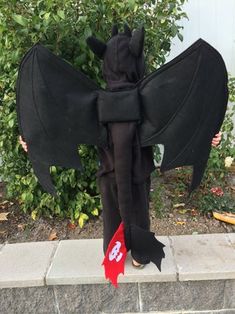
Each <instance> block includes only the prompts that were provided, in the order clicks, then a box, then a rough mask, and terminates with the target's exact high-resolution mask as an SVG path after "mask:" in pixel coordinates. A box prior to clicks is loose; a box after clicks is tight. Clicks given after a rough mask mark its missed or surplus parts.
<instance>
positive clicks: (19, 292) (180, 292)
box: [0, 233, 235, 314]
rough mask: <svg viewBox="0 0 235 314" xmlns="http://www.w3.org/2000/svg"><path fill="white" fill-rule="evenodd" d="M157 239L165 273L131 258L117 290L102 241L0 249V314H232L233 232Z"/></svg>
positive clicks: (234, 303)
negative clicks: (109, 275) (105, 264)
mask: <svg viewBox="0 0 235 314" xmlns="http://www.w3.org/2000/svg"><path fill="white" fill-rule="evenodd" d="M157 238H158V239H159V241H161V242H162V243H164V244H165V245H166V247H165V248H164V251H165V254H166V257H165V259H163V262H162V272H159V271H158V269H157V267H156V266H155V265H154V264H149V265H147V266H146V267H145V268H144V269H142V270H138V269H134V268H133V267H132V266H131V258H130V256H128V258H127V262H126V268H125V275H124V276H123V275H120V276H119V283H120V284H119V288H118V289H115V288H114V287H113V286H111V285H110V283H108V282H107V281H106V280H105V278H104V271H103V267H102V266H101V263H102V260H103V251H102V240H101V239H98V240H97V239H95V240H65V241H56V242H49V241H47V242H29V243H19V244H5V245H1V244H0V313H1V314H2V313H4V314H10V313H14V314H15V313H50V314H52V313H66V314H67V313H177V314H178V313H203V314H204V313H233V314H235V233H226V234H204V235H182V236H170V237H163V236H161V237H157ZM198 311H200V312H198Z"/></svg>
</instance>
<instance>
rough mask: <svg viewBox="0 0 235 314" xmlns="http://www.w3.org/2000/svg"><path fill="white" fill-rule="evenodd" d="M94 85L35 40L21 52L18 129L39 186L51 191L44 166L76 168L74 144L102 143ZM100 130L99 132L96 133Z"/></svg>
mask: <svg viewBox="0 0 235 314" xmlns="http://www.w3.org/2000/svg"><path fill="white" fill-rule="evenodd" d="M98 90H99V87H97V86H96V85H95V84H94V83H93V82H92V81H91V80H90V79H88V78H87V77H86V76H85V75H84V74H82V73H81V72H79V71H76V70H75V69H74V68H73V67H72V66H71V65H69V64H68V63H67V62H65V61H63V60H62V59H61V58H59V57H57V56H56V55H54V54H53V53H52V52H50V51H49V50H47V49H46V48H45V47H43V46H42V45H40V44H36V45H34V46H33V47H32V48H31V49H30V50H29V51H28V52H27V54H26V55H25V56H24V58H23V60H22V62H21V65H20V69H19V75H18V81H17V114H18V121H19V128H20V133H21V135H22V137H23V139H24V140H25V141H26V142H27V145H28V153H29V158H30V160H31V162H32V165H33V169H34V171H35V174H36V176H37V177H38V179H39V182H40V183H41V185H42V186H43V188H44V189H45V190H46V191H48V192H49V193H52V194H54V195H55V188H54V186H53V184H52V181H51V177H50V172H49V167H50V166H51V165H57V166H63V167H66V168H78V169H79V168H81V163H80V159H79V156H78V144H92V145H99V146H102V145H103V144H104V142H105V135H104V134H103V133H102V132H101V129H100V125H99V122H98V115H97V106H96V102H97V95H98ZM101 134H102V135H101Z"/></svg>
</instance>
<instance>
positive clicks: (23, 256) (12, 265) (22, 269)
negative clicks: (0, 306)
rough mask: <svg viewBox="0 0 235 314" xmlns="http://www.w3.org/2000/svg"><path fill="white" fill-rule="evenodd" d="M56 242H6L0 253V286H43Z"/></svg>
mask: <svg viewBox="0 0 235 314" xmlns="http://www.w3.org/2000/svg"><path fill="white" fill-rule="evenodd" d="M57 244H58V242H52V241H45V242H29V243H16V244H6V245H5V246H4V247H3V249H2V251H1V253H0V270H1V271H0V288H15V287H33V286H43V285H44V280H45V273H46V271H47V268H48V266H49V264H50V261H51V258H52V255H53V252H54V249H55V247H56V245H57Z"/></svg>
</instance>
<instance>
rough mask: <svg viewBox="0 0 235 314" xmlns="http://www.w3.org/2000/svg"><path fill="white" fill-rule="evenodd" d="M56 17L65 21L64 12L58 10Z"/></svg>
mask: <svg viewBox="0 0 235 314" xmlns="http://www.w3.org/2000/svg"><path fill="white" fill-rule="evenodd" d="M57 15H58V16H59V17H60V18H61V19H62V20H64V19H65V14H64V11H63V10H58V11H57Z"/></svg>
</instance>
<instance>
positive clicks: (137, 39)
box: [129, 27, 144, 57]
mask: <svg viewBox="0 0 235 314" xmlns="http://www.w3.org/2000/svg"><path fill="white" fill-rule="evenodd" d="M143 47H144V28H143V27H141V28H138V29H136V30H135V31H134V33H133V35H132V38H131V40H130V43H129V48H130V51H131V53H132V54H133V55H134V56H136V57H139V56H140V55H141V53H142V51H143Z"/></svg>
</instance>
